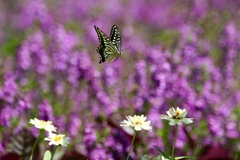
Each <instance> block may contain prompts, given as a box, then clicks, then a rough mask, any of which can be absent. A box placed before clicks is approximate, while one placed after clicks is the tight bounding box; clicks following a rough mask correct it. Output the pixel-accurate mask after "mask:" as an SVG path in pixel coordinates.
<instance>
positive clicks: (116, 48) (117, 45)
mask: <svg viewBox="0 0 240 160" xmlns="http://www.w3.org/2000/svg"><path fill="white" fill-rule="evenodd" d="M94 28H95V30H96V32H97V35H98V40H99V42H100V45H99V46H98V47H97V52H98V53H99V54H100V62H99V63H104V62H105V61H106V60H109V62H112V61H113V60H115V59H117V58H118V57H119V56H120V55H121V54H122V50H121V48H122V38H121V33H120V31H119V28H118V27H117V26H116V25H113V26H112V29H111V33H110V37H108V36H107V35H106V34H105V33H104V32H103V31H102V30H101V29H99V28H98V27H97V26H94Z"/></svg>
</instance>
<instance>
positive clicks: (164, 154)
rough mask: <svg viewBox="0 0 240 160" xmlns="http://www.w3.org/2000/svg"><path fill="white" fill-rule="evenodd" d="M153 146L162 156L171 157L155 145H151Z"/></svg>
mask: <svg viewBox="0 0 240 160" xmlns="http://www.w3.org/2000/svg"><path fill="white" fill-rule="evenodd" d="M153 147H154V148H156V149H157V150H158V152H160V153H161V154H162V155H163V157H164V158H167V159H171V157H169V156H168V155H167V154H166V153H164V152H163V151H161V150H160V149H159V148H158V147H157V146H153Z"/></svg>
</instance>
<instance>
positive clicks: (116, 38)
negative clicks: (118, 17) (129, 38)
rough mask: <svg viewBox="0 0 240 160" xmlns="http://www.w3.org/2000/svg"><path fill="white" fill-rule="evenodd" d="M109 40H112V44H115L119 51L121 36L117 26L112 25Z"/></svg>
mask: <svg viewBox="0 0 240 160" xmlns="http://www.w3.org/2000/svg"><path fill="white" fill-rule="evenodd" d="M110 40H111V41H112V43H113V45H115V46H116V47H117V49H118V51H119V52H120V51H121V48H122V37H121V33H120V31H119V28H118V26H116V25H113V26H112V29H111V33H110Z"/></svg>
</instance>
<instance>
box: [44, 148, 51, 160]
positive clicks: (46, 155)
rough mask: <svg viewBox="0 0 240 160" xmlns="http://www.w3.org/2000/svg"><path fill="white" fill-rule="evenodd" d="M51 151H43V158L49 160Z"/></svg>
mask: <svg viewBox="0 0 240 160" xmlns="http://www.w3.org/2000/svg"><path fill="white" fill-rule="evenodd" d="M51 156H52V155H51V152H50V151H49V150H47V151H46V152H45V153H44V157H43V160H50V159H51Z"/></svg>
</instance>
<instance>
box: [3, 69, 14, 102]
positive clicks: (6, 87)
mask: <svg viewBox="0 0 240 160" xmlns="http://www.w3.org/2000/svg"><path fill="white" fill-rule="evenodd" d="M17 92H18V85H17V83H16V82H15V76H14V74H13V73H6V74H5V75H4V84H3V86H2V88H1V89H0V99H2V100H3V101H6V102H7V103H12V102H13V101H14V98H15V96H16V94H17Z"/></svg>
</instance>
